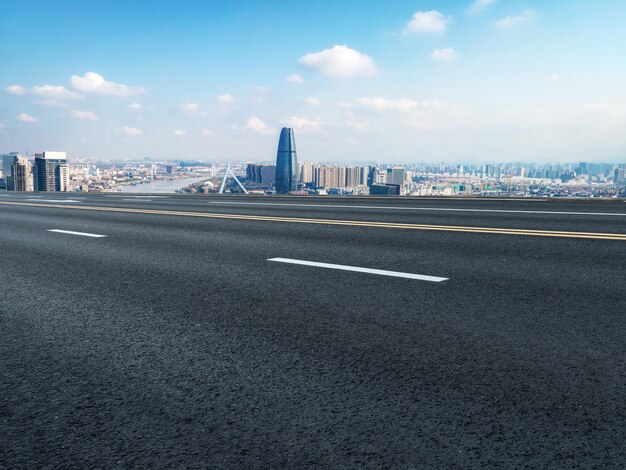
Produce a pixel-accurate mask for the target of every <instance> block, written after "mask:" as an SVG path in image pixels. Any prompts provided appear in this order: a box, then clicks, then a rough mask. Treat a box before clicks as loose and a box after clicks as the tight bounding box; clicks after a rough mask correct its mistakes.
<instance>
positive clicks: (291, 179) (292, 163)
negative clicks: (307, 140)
mask: <svg viewBox="0 0 626 470" xmlns="http://www.w3.org/2000/svg"><path fill="white" fill-rule="evenodd" d="M297 189H298V159H297V157H296V139H295V137H294V135H293V129H291V128H288V127H283V129H282V130H281V131H280V140H279V141H278V152H277V155H276V192H277V193H278V194H287V193H289V192H290V191H296V190H297Z"/></svg>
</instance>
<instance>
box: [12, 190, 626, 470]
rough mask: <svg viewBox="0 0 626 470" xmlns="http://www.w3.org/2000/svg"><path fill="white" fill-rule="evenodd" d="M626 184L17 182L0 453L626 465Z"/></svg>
mask: <svg viewBox="0 0 626 470" xmlns="http://www.w3.org/2000/svg"><path fill="white" fill-rule="evenodd" d="M624 462H626V203H624V201H623V200H613V201H573V200H562V201H549V200H534V199H533V200H528V199H525V200H501V199H436V198H433V199H429V198H385V197H381V198H348V197H344V198H341V197H255V196H247V197H245V196H222V197H220V196H213V197H203V196H182V195H167V196H161V195H159V196H157V195H154V196H150V195H143V196H137V195H129V194H80V193H71V194H59V193H47V194H43V193H0V468H2V469H4V468H7V469H9V468H11V469H13V468H40V467H46V468H78V467H80V468H131V467H135V468H136V467H141V468H153V467H170V468H172V467H173V468H182V467H196V468H203V467H208V468H277V467H283V468H302V467H319V468H338V467H339V468H355V467H366V468H390V467H393V468H434V467H438V468H458V467H504V468H512V467H515V468H523V467H528V468H576V467H580V468H590V467H597V468H623V466H624Z"/></svg>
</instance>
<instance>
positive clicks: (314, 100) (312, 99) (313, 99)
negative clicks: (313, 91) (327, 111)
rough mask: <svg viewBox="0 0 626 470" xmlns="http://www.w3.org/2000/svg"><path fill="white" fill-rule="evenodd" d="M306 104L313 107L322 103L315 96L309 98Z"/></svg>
mask: <svg viewBox="0 0 626 470" xmlns="http://www.w3.org/2000/svg"><path fill="white" fill-rule="evenodd" d="M304 101H305V102H306V104H310V105H311V106H319V105H320V104H322V102H321V101H320V100H319V99H317V98H316V97H315V96H309V97H308V98H307V99H306V100H304Z"/></svg>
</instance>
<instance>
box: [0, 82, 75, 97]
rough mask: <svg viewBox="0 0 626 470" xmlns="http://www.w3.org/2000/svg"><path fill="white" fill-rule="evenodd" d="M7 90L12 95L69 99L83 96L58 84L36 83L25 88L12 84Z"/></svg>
mask: <svg viewBox="0 0 626 470" xmlns="http://www.w3.org/2000/svg"><path fill="white" fill-rule="evenodd" d="M6 92H7V93H10V94H12V95H37V96H43V97H44V98H50V99H55V100H67V99H77V98H81V96H80V95H79V94H78V93H74V92H73V91H70V90H68V89H67V88H65V87H63V86H57V85H36V86H34V87H32V88H24V87H21V86H19V85H11V86H9V87H7V88H6Z"/></svg>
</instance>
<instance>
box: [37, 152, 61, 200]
mask: <svg viewBox="0 0 626 470" xmlns="http://www.w3.org/2000/svg"><path fill="white" fill-rule="evenodd" d="M34 182H35V183H34V189H35V191H67V190H68V169H67V156H66V155H65V152H44V153H43V154H42V155H36V156H35V167H34Z"/></svg>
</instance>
